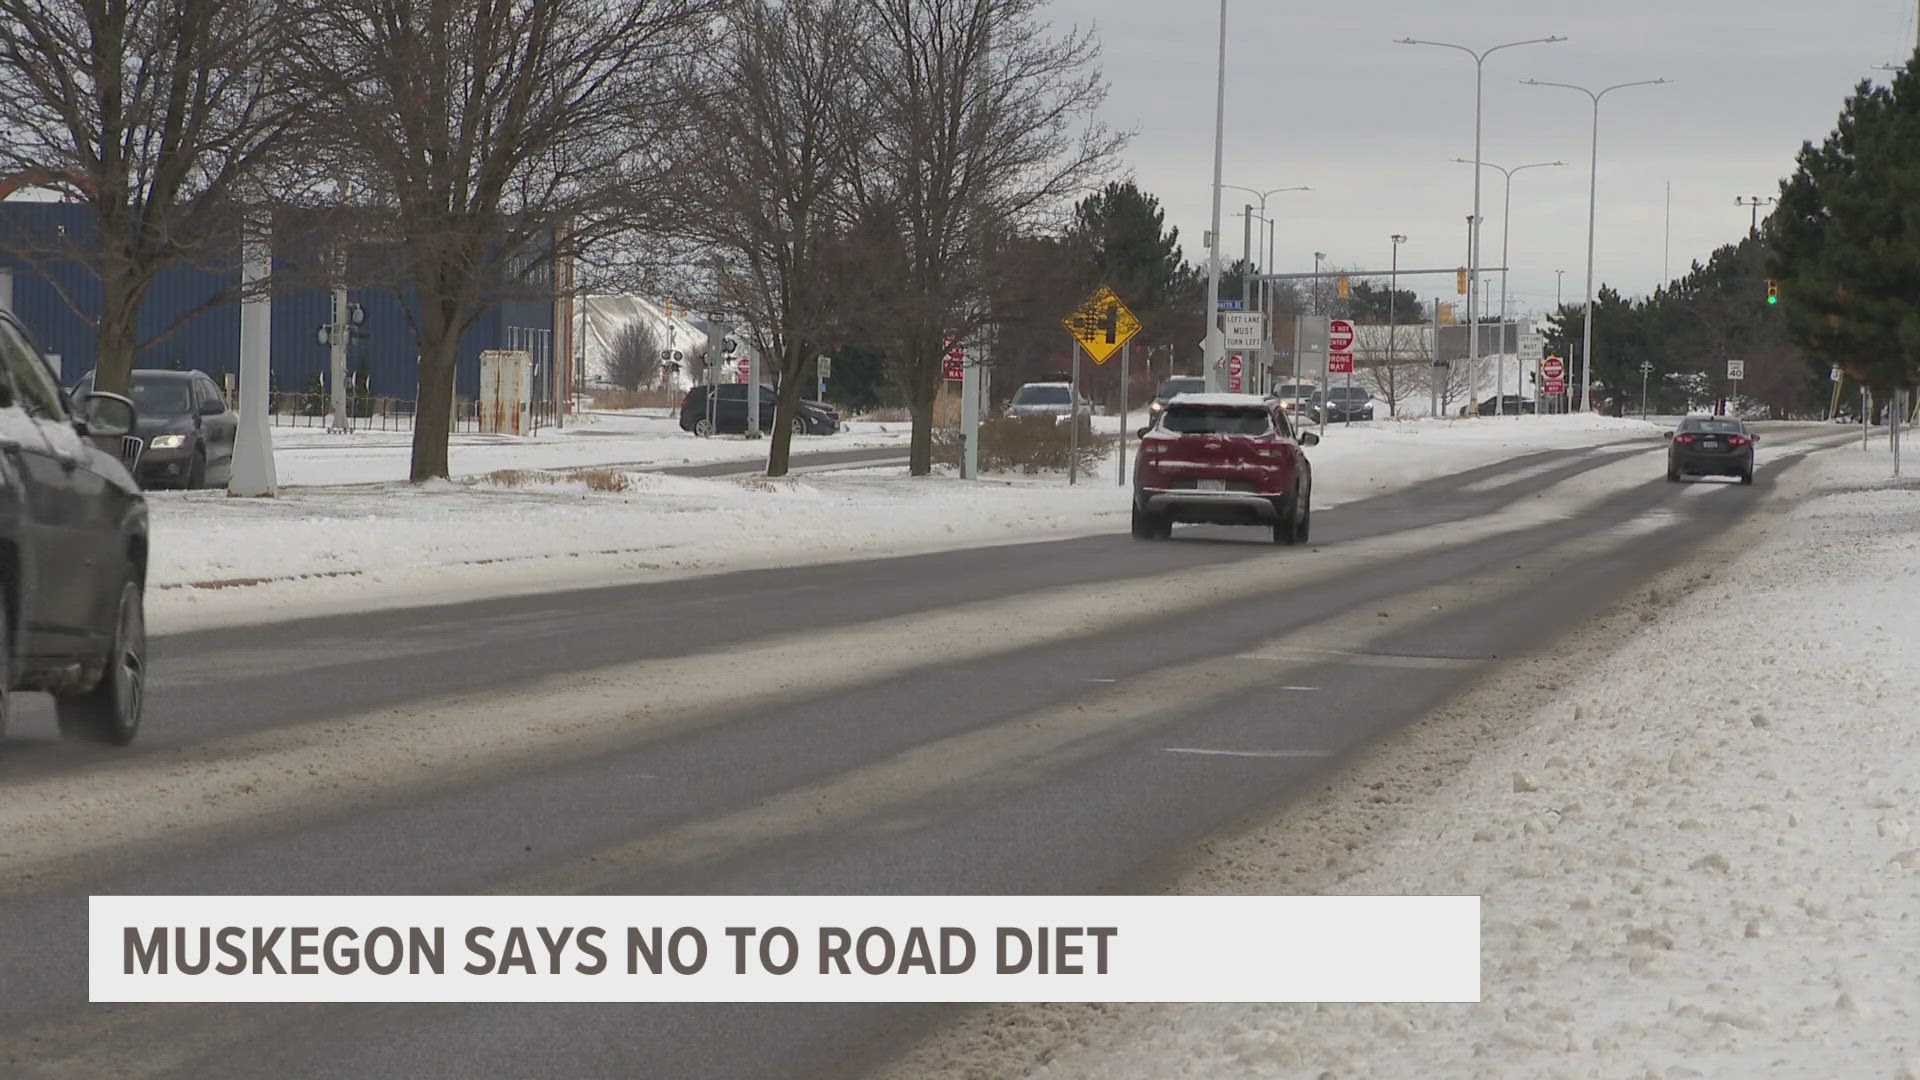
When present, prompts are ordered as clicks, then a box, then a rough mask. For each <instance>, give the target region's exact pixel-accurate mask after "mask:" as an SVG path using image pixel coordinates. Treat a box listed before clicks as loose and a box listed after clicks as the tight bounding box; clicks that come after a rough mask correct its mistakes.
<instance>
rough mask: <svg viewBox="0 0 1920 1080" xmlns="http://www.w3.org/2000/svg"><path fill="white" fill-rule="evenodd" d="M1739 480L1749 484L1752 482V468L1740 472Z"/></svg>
mask: <svg viewBox="0 0 1920 1080" xmlns="http://www.w3.org/2000/svg"><path fill="white" fill-rule="evenodd" d="M1740 482H1741V483H1742V484H1748V485H1751V484H1752V483H1753V470H1752V469H1748V470H1747V471H1746V472H1743V473H1741V474H1740Z"/></svg>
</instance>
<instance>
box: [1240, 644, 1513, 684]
mask: <svg viewBox="0 0 1920 1080" xmlns="http://www.w3.org/2000/svg"><path fill="white" fill-rule="evenodd" d="M1320 657H1334V658H1337V659H1338V660H1339V662H1341V663H1347V664H1356V665H1359V666H1362V667H1392V668H1461V667H1475V666H1478V665H1480V664H1484V663H1486V661H1485V660H1482V659H1479V658H1475V657H1464V656H1399V655H1395V654H1393V653H1370V652H1358V651H1356V650H1353V649H1311V648H1307V647H1305V646H1301V647H1297V648H1287V649H1270V650H1268V651H1266V652H1258V653H1241V654H1240V656H1239V659H1241V660H1265V661H1269V662H1271V663H1276V664H1296V663H1299V662H1300V661H1302V660H1307V659H1314V658H1320ZM1281 689H1283V690H1300V689H1306V690H1312V689H1316V688H1315V687H1293V686H1288V687H1282V688H1281Z"/></svg>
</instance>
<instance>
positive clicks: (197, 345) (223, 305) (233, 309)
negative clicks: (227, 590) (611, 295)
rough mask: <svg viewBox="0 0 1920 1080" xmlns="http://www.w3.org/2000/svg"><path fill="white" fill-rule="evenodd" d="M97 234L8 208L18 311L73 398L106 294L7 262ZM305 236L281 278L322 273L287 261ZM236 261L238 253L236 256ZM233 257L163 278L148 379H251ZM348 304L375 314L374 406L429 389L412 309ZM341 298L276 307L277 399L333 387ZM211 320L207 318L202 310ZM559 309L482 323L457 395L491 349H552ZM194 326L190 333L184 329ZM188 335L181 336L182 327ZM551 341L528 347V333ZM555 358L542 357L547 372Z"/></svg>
mask: <svg viewBox="0 0 1920 1080" xmlns="http://www.w3.org/2000/svg"><path fill="white" fill-rule="evenodd" d="M93 228H94V224H93V215H92V213H91V212H90V211H89V210H88V208H86V207H85V206H80V205H77V204H71V203H51V202H18V201H9V202H4V203H0V265H4V266H7V267H9V268H11V269H12V270H13V273H14V285H13V307H14V312H15V314H16V315H18V316H19V318H20V320H21V322H23V323H25V324H26V326H27V328H28V329H29V330H31V331H32V332H33V335H34V337H35V338H36V339H37V340H38V341H39V344H40V347H41V349H42V350H44V351H45V352H47V353H48V354H49V355H51V356H57V357H58V358H59V361H58V362H59V364H60V368H61V372H60V375H61V381H62V382H63V383H64V384H66V385H68V386H71V385H73V383H75V382H77V381H78V380H79V378H80V377H81V376H82V375H85V374H86V373H87V372H88V371H89V370H91V369H92V368H93V364H94V350H95V340H94V331H93V328H92V326H91V325H90V322H91V320H90V319H89V318H83V317H82V316H81V315H80V314H78V313H76V312H75V310H74V308H75V307H76V306H77V307H79V308H80V309H82V310H84V311H86V312H89V313H92V312H97V311H98V310H99V304H100V285H99V282H98V280H97V279H96V278H95V277H94V275H93V274H92V273H91V272H90V271H89V270H88V269H87V268H86V267H84V266H82V265H80V264H79V263H76V262H71V261H53V262H49V263H46V264H45V265H41V266H36V265H33V263H32V262H30V261H28V260H26V259H23V258H21V257H20V256H19V255H18V254H17V253H15V252H10V251H9V250H8V247H9V243H8V241H9V240H10V239H14V238H17V237H43V238H44V237H54V236H57V237H59V238H61V239H62V240H63V241H64V242H65V243H68V244H76V245H77V244H85V243H86V242H87V241H88V237H89V236H90V235H91V234H92V232H93ZM296 235H297V234H293V233H291V232H288V231H282V232H280V233H279V234H277V235H276V237H275V245H274V263H275V268H276V270H277V269H279V268H280V267H281V266H282V265H283V264H286V265H290V266H291V265H296V264H299V263H305V264H307V265H311V262H312V258H311V255H312V253H311V252H305V251H288V250H283V248H282V244H288V245H293V244H297V243H298V241H297V240H296V239H295V236H296ZM232 252H233V255H237V252H238V245H237V244H235V245H233V247H232ZM233 255H230V256H229V257H228V258H226V259H223V260H221V261H220V262H219V263H218V264H216V265H210V266H197V265H175V266H171V267H168V268H167V269H166V270H164V271H162V272H161V273H160V274H159V275H158V276H157V277H156V278H155V279H154V281H153V283H152V284H151V285H149V286H148V288H147V292H146V298H145V300H144V302H143V303H142V305H141V308H140V316H139V336H140V340H142V341H149V340H152V339H153V338H155V337H156V336H158V335H160V334H162V333H163V332H166V331H167V328H168V327H174V328H173V329H172V331H171V332H170V333H166V336H165V337H163V338H161V339H160V340H158V341H156V342H154V343H153V344H151V345H148V346H147V347H145V348H143V349H142V350H141V351H140V353H139V355H138V358H137V360H136V361H135V363H136V365H137V366H139V367H143V368H171V367H180V368H199V369H200V370H202V371H205V372H207V373H209V374H211V375H213V376H214V378H215V379H216V381H217V380H219V379H220V378H221V376H222V375H223V374H225V373H235V374H237V373H238V372H239V370H240V306H239V304H238V303H237V302H235V301H233V300H231V299H229V300H224V301H223V300H221V299H220V298H221V297H222V296H223V295H225V294H228V293H230V292H231V291H232V290H233V289H234V288H235V287H236V286H237V285H238V282H239V279H240V270H239V265H238V261H237V258H235V257H233ZM348 297H349V299H351V300H352V301H354V302H355V303H358V304H360V305H361V306H362V307H363V308H364V309H365V310H366V323H365V325H364V327H363V328H362V329H363V330H364V331H365V332H366V336H365V337H364V338H361V339H359V340H355V341H354V342H352V343H351V344H350V345H349V346H348V348H347V367H348V369H349V370H350V371H352V372H353V373H354V374H355V375H356V377H358V376H359V375H360V374H361V373H362V372H364V373H365V376H366V379H367V383H368V392H369V393H371V394H373V395H375V396H382V397H397V398H409V399H410V398H414V397H416V396H417V385H418V377H419V371H418V363H417V360H418V353H417V350H416V348H415V346H414V338H413V329H412V327H411V325H410V324H409V323H408V322H407V315H406V307H404V306H403V304H404V305H411V304H412V303H413V300H412V298H411V297H410V296H409V297H405V298H403V297H401V296H398V295H395V294H394V293H393V292H391V291H389V290H386V289H375V288H368V289H349V292H348ZM331 303H332V298H331V295H330V293H329V292H328V290H327V289H325V288H323V287H320V286H317V285H308V284H301V285H289V286H288V287H286V288H284V289H279V288H276V289H275V290H274V295H273V338H272V342H273V344H272V361H271V362H272V370H273V376H274V383H275V387H276V389H278V390H279V391H281V392H284V393H298V392H301V391H303V390H305V389H307V388H308V387H309V386H310V385H312V383H313V380H314V379H315V378H316V377H322V378H324V377H325V373H326V370H327V362H328V353H327V349H326V347H325V346H324V345H321V344H319V343H318V342H317V341H316V340H315V336H314V335H315V332H316V331H317V330H318V329H319V327H320V326H321V325H322V324H324V323H325V322H326V321H327V319H328V316H329V308H330V306H331ZM202 308H204V309H205V310H201V309H202ZM554 314H555V305H554V302H553V301H552V300H551V299H546V298H542V299H537V300H513V301H506V302H502V303H499V304H495V305H494V306H492V307H491V308H489V309H487V310H486V311H485V312H484V313H482V315H481V317H480V319H479V320H478V321H476V322H475V323H474V325H473V326H472V327H471V328H469V329H468V331H467V332H466V334H464V335H463V336H462V337H461V340H460V354H459V369H458V375H457V379H456V384H455V394H456V395H458V396H461V397H472V396H474V395H475V394H476V393H477V391H478V387H479V373H480V353H481V352H482V351H483V350H486V349H504V348H514V347H518V348H525V347H526V339H527V338H528V337H529V336H531V337H535V338H538V339H540V340H543V341H547V342H552V341H554V340H555V339H556V338H557V337H558V335H555V334H554V333H553V330H554V322H555V320H554ZM183 317H184V321H182V319H183ZM176 323H178V324H179V325H177V326H175V325H174V324H176ZM528 330H532V331H545V333H536V334H533V335H528V334H527V333H526V331H528ZM548 360H549V358H547V357H541V356H536V357H535V361H536V363H543V364H545V363H546V362H547V361H548Z"/></svg>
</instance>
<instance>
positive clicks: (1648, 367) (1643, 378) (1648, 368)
mask: <svg viewBox="0 0 1920 1080" xmlns="http://www.w3.org/2000/svg"><path fill="white" fill-rule="evenodd" d="M1651 374H1653V362H1652V361H1650V360H1642V361H1640V419H1642V420H1645V419H1646V418H1647V376H1649V375H1651Z"/></svg>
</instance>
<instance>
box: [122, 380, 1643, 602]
mask: <svg viewBox="0 0 1920 1080" xmlns="http://www.w3.org/2000/svg"><path fill="white" fill-rule="evenodd" d="M889 427H890V428H891V427H892V425H889ZM1653 430H1654V429H1652V428H1651V427H1649V426H1647V425H1643V424H1641V423H1640V422H1638V421H1630V420H1629V421H1622V420H1612V419H1608V418H1604V417H1599V418H1589V417H1536V418H1528V419H1525V420H1491V419H1489V420H1468V421H1423V422H1408V423H1394V422H1388V421H1382V422H1376V423H1371V424H1355V425H1353V426H1352V427H1351V428H1350V429H1341V428H1329V429H1328V433H1327V439H1326V441H1325V442H1324V443H1322V444H1321V445H1320V446H1319V447H1317V448H1315V449H1314V450H1313V451H1312V452H1311V454H1310V458H1311V460H1312V461H1313V463H1314V466H1315V488H1314V496H1315V497H1314V502H1315V506H1316V509H1326V508H1330V507H1333V506H1337V505H1338V504H1339V503H1341V502H1346V501H1350V500H1352V499H1356V498H1362V497H1365V496H1369V495H1376V494H1380V493H1383V492H1387V491H1392V490H1395V489H1397V488H1400V487H1403V486H1405V485H1408V484H1412V483H1417V482H1419V481H1421V480H1426V479H1431V478H1433V477H1436V476H1442V475H1446V474H1448V473H1452V472H1457V471H1459V470H1462V469H1467V468H1472V467H1474V466H1477V465H1483V464H1487V463H1490V462H1496V461H1501V460H1505V459H1507V458H1511V457H1514V456H1517V455H1521V454H1526V453H1532V452H1536V451H1540V450H1552V449H1575V448H1581V447H1588V446H1593V445H1598V444H1601V443H1605V442H1610V441H1616V440H1622V439H1631V438H1634V437H1646V436H1649V435H1651V434H1652V432H1653ZM676 434H679V433H678V432H677V431H676ZM319 437H320V438H324V437H325V436H324V435H322V436H319ZM357 437H358V436H355V438H357ZM882 437H885V438H898V436H897V435H896V434H895V432H894V431H892V430H890V431H888V432H885V433H879V434H876V435H875V438H876V439H878V438H882ZM576 438H577V440H578V442H584V443H599V442H607V443H612V442H616V441H621V442H624V441H625V440H624V439H622V438H621V437H619V436H615V437H611V438H607V439H594V438H593V437H591V436H578V437H576ZM819 441H821V442H830V443H831V444H832V445H834V446H835V447H839V446H841V445H843V443H842V442H841V441H840V440H819ZM673 445H674V447H675V452H676V453H678V452H682V451H699V450H702V449H704V448H709V447H718V446H725V445H727V444H726V443H724V442H722V441H720V440H696V439H692V438H691V437H687V436H684V435H682V436H681V438H680V439H679V440H677V441H675V442H674V443H673ZM733 445H740V446H745V445H747V444H745V443H744V442H736V443H734V444H733ZM1648 445H1649V447H1650V448H1651V447H1652V446H1655V445H1657V444H1652V443H1649V444H1648ZM594 448H595V447H593V446H587V447H585V449H586V450H589V451H590V450H593V449H594ZM630 449H631V448H630V447H625V446H623V447H621V448H620V449H619V450H617V451H616V452H615V453H614V454H613V455H612V456H609V455H606V454H602V455H600V456H599V457H597V458H591V457H589V458H586V459H585V460H581V459H580V458H578V457H576V458H574V459H573V460H567V455H568V454H571V453H573V452H575V451H579V450H581V447H580V446H579V445H577V443H576V444H569V443H566V442H564V441H563V440H561V439H557V438H556V439H554V440H549V441H542V442H521V443H519V444H517V445H512V446H498V447H496V446H488V445H468V446H463V447H462V448H461V449H459V450H458V451H456V459H455V460H456V472H458V473H460V474H461V476H460V477H459V478H457V479H455V480H454V481H452V482H440V483H435V484H429V485H424V486H420V487H415V486H413V485H409V484H406V483H386V484H369V485H362V486H341V487H329V486H313V487H299V486H288V487H285V488H283V489H282V490H281V493H280V497H278V498H275V499H236V498H228V497H226V496H225V495H224V494H223V493H220V492H217V491H205V492H155V493H153V494H152V496H151V500H150V501H151V505H152V508H153V514H154V521H155V523H154V529H153V554H152V558H153V565H152V568H151V571H150V581H151V583H152V585H153V586H154V588H153V590H152V592H151V594H150V596H149V600H148V603H149V619H150V621H151V622H152V623H153V625H154V627H155V629H156V630H157V631H160V632H167V631H172V630H178V629H185V628H189V627H191V626H196V625H206V624H209V623H226V622H234V621H260V620H264V619H270V618H288V617H295V616H298V615H302V614H311V613H315V612H329V611H339V610H351V609H354V608H361V607H369V606H378V605H398V604H419V603H431V602H434V601H436V600H440V601H447V600H457V599H466V598H470V597H473V596H480V595H488V594H490V593H499V592H505V591H546V590H549V589H557V588H564V587H580V586H584V585H591V584H596V583H604V582H611V581H616V580H634V579H636V578H639V577H646V576H659V575H662V574H675V573H690V572H703V571H712V570H722V569H734V568H745V567H751V566H775V565H791V564H794V563H800V562H812V561H826V560H831V559H844V558H851V557H857V556H862V555H878V554H889V553H901V552H911V551H924V550H931V549H937V548H943V547H956V546H970V545H977V544H982V543H991V542H996V541H1014V540H1021V539H1033V538H1039V537H1060V536H1071V535H1083V534H1088V533H1096V532H1110V531H1117V530H1122V529H1125V528H1126V514H1127V506H1128V501H1127V497H1126V495H1125V491H1124V489H1123V488H1121V487H1120V486H1119V484H1118V480H1119V474H1118V470H1117V466H1118V462H1117V461H1113V460H1109V461H1107V462H1106V463H1105V464H1103V466H1102V467H1101V468H1099V469H1098V470H1096V471H1095V472H1094V473H1093V474H1092V475H1090V476H1083V477H1081V478H1080V483H1079V484H1077V485H1075V486H1072V487H1069V486H1068V484H1067V480H1066V477H1065V476H1064V475H1057V476H1039V477H1026V476H1007V477H996V478H990V479H987V480H984V481H981V482H978V483H972V482H966V481H961V480H958V479H956V478H954V477H952V476H934V477H926V478H920V479H915V478H912V477H909V476H907V475H906V473H905V470H904V469H903V468H897V467H889V468H885V469H872V468H869V469H849V470H844V471H828V472H812V473H807V474H805V475H802V476H797V477H792V478H788V479H783V480H779V481H767V480H764V479H757V478H726V479H693V478H686V477H673V476H665V475H661V474H657V473H645V472H639V471H629V470H619V471H617V477H616V478H615V479H614V481H613V482H614V483H615V484H618V485H621V486H623V487H624V490H617V491H608V490H590V488H589V482H599V481H602V480H604V479H605V477H604V476H601V475H599V474H598V473H597V472H596V473H583V474H580V475H578V476H571V475H570V474H569V473H567V472H566V471H564V470H565V468H566V467H568V466H573V465H593V464H596V463H597V462H601V461H609V460H610V461H621V462H625V461H631V460H634V459H633V458H631V457H624V456H620V455H622V454H626V453H628V452H630ZM291 452H293V451H284V453H291ZM325 452H332V453H347V451H325V450H316V451H314V453H315V454H319V453H325ZM388 452H389V453H390V454H392V455H396V456H395V457H394V461H395V462H397V464H395V465H394V467H395V468H397V469H399V470H401V471H404V468H405V465H404V462H405V457H404V455H405V452H406V451H405V447H404V445H397V446H394V447H392V448H391V449H390V451H388ZM654 460H656V461H659V460H661V459H660V458H657V457H656V458H655V459H654ZM508 468H512V469H523V470H526V469H540V470H555V469H559V470H561V471H549V472H543V473H537V474H531V475H525V476H522V477H520V478H518V480H517V482H513V483H499V482H495V481H493V480H490V479H487V478H486V475H485V474H486V473H489V472H491V471H492V470H496V469H508ZM344 471H345V470H344V469H341V470H336V472H335V475H336V476H338V475H340V473H341V472H344Z"/></svg>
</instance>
